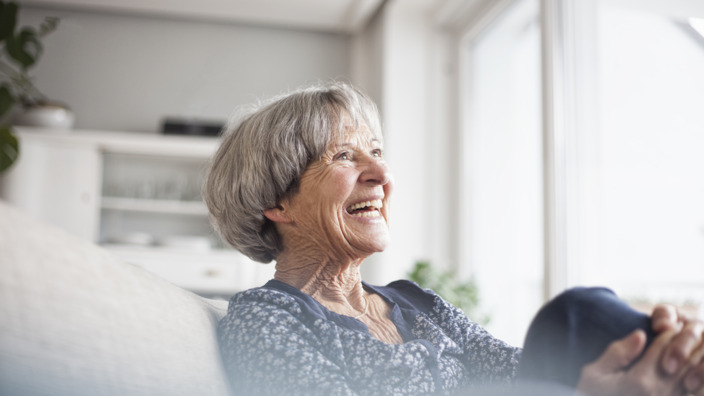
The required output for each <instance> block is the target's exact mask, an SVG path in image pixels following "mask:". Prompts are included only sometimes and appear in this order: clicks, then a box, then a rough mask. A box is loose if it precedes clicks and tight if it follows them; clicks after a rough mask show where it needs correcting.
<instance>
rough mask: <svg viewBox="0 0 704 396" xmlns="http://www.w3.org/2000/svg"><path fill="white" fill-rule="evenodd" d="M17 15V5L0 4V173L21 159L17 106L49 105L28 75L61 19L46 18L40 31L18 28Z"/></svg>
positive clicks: (31, 28) (29, 27)
mask: <svg viewBox="0 0 704 396" xmlns="http://www.w3.org/2000/svg"><path fill="white" fill-rule="evenodd" d="M18 11H19V6H18V5H17V4H16V3H13V2H5V1H3V0H0V172H2V171H4V170H6V169H7V168H9V167H10V166H11V165H12V163H13V162H14V161H15V159H16V158H17V156H18V155H19V144H18V141H17V138H16V137H15V136H14V134H13V131H12V126H11V122H12V117H11V115H12V112H13V109H14V108H15V106H21V107H22V108H30V107H33V106H38V105H44V104H46V103H49V101H48V100H47V98H46V97H45V96H44V95H43V94H42V93H41V92H40V91H39V90H38V89H37V87H35V86H34V83H33V82H32V78H31V76H30V75H29V73H28V72H29V70H30V69H31V68H32V67H33V66H35V65H36V64H37V61H38V60H39V58H40V56H41V54H42V50H43V46H42V42H41V39H42V38H43V37H44V36H46V35H47V34H49V33H51V32H52V31H54V30H55V29H56V27H57V25H58V22H59V20H58V18H53V17H47V18H46V19H45V20H44V22H43V23H42V24H41V25H40V26H39V28H38V29H35V28H34V27H31V26H24V27H19V26H17V14H18Z"/></svg>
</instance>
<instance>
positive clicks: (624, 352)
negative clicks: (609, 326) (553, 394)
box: [577, 329, 684, 396]
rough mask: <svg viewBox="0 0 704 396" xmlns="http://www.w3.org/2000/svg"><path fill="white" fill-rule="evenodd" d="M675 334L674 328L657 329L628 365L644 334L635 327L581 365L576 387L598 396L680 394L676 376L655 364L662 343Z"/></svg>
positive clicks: (644, 341) (659, 355)
mask: <svg viewBox="0 0 704 396" xmlns="http://www.w3.org/2000/svg"><path fill="white" fill-rule="evenodd" d="M676 334H677V331H676V330H674V329H670V330H666V331H664V332H663V333H661V334H660V335H659V336H658V337H657V338H656V339H655V340H654V341H653V343H652V344H651V345H650V347H649V348H648V350H647V351H646V352H645V354H644V355H643V356H642V357H641V358H640V360H638V362H637V363H636V364H635V365H633V366H632V367H630V368H628V366H629V365H630V364H631V363H632V362H633V361H634V360H635V359H636V358H637V357H638V356H640V354H641V352H642V351H643V349H644V348H645V344H646V335H645V333H644V332H643V331H642V330H636V331H635V332H633V333H631V334H630V335H629V336H627V337H625V338H623V339H621V340H619V341H615V342H613V343H611V344H610V345H609V347H608V348H607V349H606V351H605V352H604V353H603V354H602V355H601V356H600V357H599V359H597V360H596V361H594V362H593V363H590V364H588V365H586V366H585V367H584V369H582V375H581V377H580V379H579V383H578V384H577V390H579V391H581V392H583V393H586V394H589V395H598V396H630V395H634V396H635V395H638V396H641V395H653V396H663V395H681V394H684V392H683V390H682V387H681V386H680V379H681V377H680V376H664V375H662V373H661V370H660V369H659V368H658V366H657V362H658V360H659V359H660V357H661V355H662V353H663V351H664V350H665V347H666V346H667V345H668V344H669V343H670V341H672V339H673V338H674V337H675V335H676Z"/></svg>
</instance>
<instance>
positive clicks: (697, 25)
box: [688, 18, 704, 37]
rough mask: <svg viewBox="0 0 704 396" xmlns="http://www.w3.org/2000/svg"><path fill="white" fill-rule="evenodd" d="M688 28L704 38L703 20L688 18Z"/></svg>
mask: <svg viewBox="0 0 704 396" xmlns="http://www.w3.org/2000/svg"><path fill="white" fill-rule="evenodd" d="M688 21H689V26H691V27H692V29H694V30H696V31H697V33H699V34H700V35H701V36H702V37H704V18H689V20H688Z"/></svg>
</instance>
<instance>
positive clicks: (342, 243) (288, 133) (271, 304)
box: [204, 83, 704, 395]
mask: <svg viewBox="0 0 704 396" xmlns="http://www.w3.org/2000/svg"><path fill="white" fill-rule="evenodd" d="M230 129H231V130H230V131H228V133H227V134H226V136H225V137H224V139H223V142H222V145H221V147H220V149H219V150H218V152H217V153H216V154H215V156H214V158H213V161H212V165H211V169H210V172H209V175H208V178H207V181H206V185H205V187H204V192H205V194H204V195H205V200H206V203H207V205H208V208H209V210H210V212H211V217H212V220H213V223H214V225H215V227H216V229H217V230H218V232H219V233H220V234H221V236H222V237H223V238H224V239H225V240H226V241H227V242H228V243H230V244H231V245H232V246H234V247H235V248H236V249H238V250H239V251H241V252H242V253H244V254H245V255H247V256H249V257H250V258H252V259H254V260H256V261H260V262H263V263H267V262H270V261H273V260H275V261H276V273H275V275H274V279H273V280H271V281H269V282H268V283H267V284H266V285H264V286H262V287H259V288H255V289H251V290H247V291H244V292H241V293H238V294H236V295H235V296H234V297H232V299H231V301H230V306H229V310H228V313H227V315H226V316H225V317H224V318H223V319H222V321H221V322H220V326H219V337H220V342H221V350H222V355H223V359H224V363H225V366H226V369H227V371H228V375H229V377H230V379H231V381H232V384H233V389H234V390H235V391H236V392H242V394H255V395H280V394H287V395H295V394H305V395H311V394H313V395H372V394H379V395H391V394H403V395H417V394H429V393H452V392H454V391H456V390H460V389H466V388H468V387H471V386H479V385H484V384H511V383H513V382H514V381H516V375H517V371H518V370H519V361H520V360H521V353H522V350H521V349H520V348H516V347H513V346H511V345H508V344H506V343H504V342H502V341H500V340H498V339H495V338H493V337H492V336H491V335H490V334H489V333H488V332H486V331H485V330H484V329H482V328H481V327H480V326H479V325H477V324H475V323H472V322H471V321H470V320H469V319H468V318H467V317H466V316H465V315H464V314H463V312H462V311H460V310H459V309H457V308H455V307H453V306H452V305H450V304H448V303H447V302H445V301H444V300H443V299H442V298H441V297H439V296H438V295H436V294H435V293H433V292H432V291H429V290H423V289H421V288H419V287H418V286H417V285H415V284H413V283H411V282H409V281H397V282H393V283H391V284H389V285H387V286H372V285H369V284H366V283H364V282H363V281H362V279H361V275H360V266H361V265H362V263H363V261H364V260H365V259H366V258H367V257H369V256H370V255H371V254H373V253H376V252H381V251H383V250H384V249H385V248H386V247H387V246H388V244H389V232H388V218H389V216H388V215H389V206H390V201H389V199H390V197H391V193H392V190H393V181H392V177H391V174H390V173H389V167H388V165H387V164H386V162H385V161H384V153H383V138H382V134H381V128H380V122H379V117H378V114H377V109H376V107H375V105H374V104H373V102H372V101H371V100H369V99H368V98H367V97H366V96H365V95H363V94H362V93H360V92H359V91H358V90H356V89H355V88H353V87H351V86H349V85H346V84H340V83H334V84H330V85H327V86H322V87H313V88H308V89H304V90H300V91H297V92H294V93H291V94H289V95H286V96H282V97H278V98H275V99H274V100H272V101H270V102H268V103H267V104H265V105H263V106H260V107H259V108H257V109H255V110H254V111H251V112H250V113H249V114H247V115H246V116H245V117H244V118H243V119H242V120H241V121H240V122H239V123H238V124H235V125H233V126H232V127H231V128H230ZM607 299H608V298H607ZM567 311H571V308H570V309H568V310H567ZM656 316H657V322H659V323H660V324H658V325H657V326H656V327H660V331H661V332H662V333H663V335H662V336H660V337H658V338H656V341H655V342H654V343H653V344H652V345H651V346H650V347H649V351H651V350H652V351H655V352H653V353H652V354H651V355H652V356H647V354H646V355H645V356H644V357H643V358H642V359H641V360H640V361H639V362H638V363H636V364H635V365H633V367H631V368H630V369H629V370H626V367H627V366H628V365H629V364H630V363H631V362H632V361H633V360H635V358H636V356H637V355H638V354H639V352H640V350H642V349H643V346H644V344H645V335H644V333H642V332H638V333H634V334H632V335H631V336H630V337H628V338H625V339H623V340H622V341H619V342H614V343H613V344H611V345H610V346H608V349H607V348H606V346H607V345H602V346H601V347H600V349H601V350H606V352H605V353H604V354H603V355H601V357H599V355H596V356H595V357H599V359H598V360H596V362H591V360H590V361H584V362H581V363H579V364H580V366H579V367H578V368H577V370H578V373H577V376H576V377H575V378H576V380H579V383H576V382H573V383H570V385H572V386H578V387H580V388H584V389H586V390H587V391H589V390H590V389H592V390H594V392H595V393H596V394H608V392H612V391H616V392H617V390H618V389H622V387H624V386H626V385H631V384H635V385H636V386H640V388H642V389H647V390H648V391H650V393H651V394H670V393H672V394H676V391H675V389H677V390H679V389H680V388H681V384H682V383H684V382H685V379H684V375H685V374H686V373H685V371H684V370H686V369H685V368H682V369H680V367H684V366H687V369H688V368H689V367H691V366H692V364H694V363H696V361H694V360H695V359H697V358H695V357H692V356H693V354H691V352H692V350H694V349H695V348H694V345H696V344H697V343H698V342H699V341H700V340H701V332H702V331H701V329H700V328H695V327H694V326H695V325H691V324H690V325H688V327H687V328H688V329H690V330H692V331H689V332H686V333H687V334H686V335H685V334H683V333H685V332H680V333H677V329H675V330H673V328H675V327H676V326H675V325H674V323H675V320H674V319H669V317H670V316H669V311H666V310H660V311H659V312H656ZM648 323H649V322H648ZM663 323H664V324H663ZM697 325H700V324H697ZM648 326H649V324H648ZM667 329H669V330H667ZM631 330H632V329H631ZM559 331H560V332H564V331H567V332H569V331H572V330H570V329H567V330H564V329H560V330H559ZM697 331H698V333H697ZM539 332H541V331H539ZM629 332H630V330H629ZM689 333H692V334H691V335H689ZM546 334H548V333H546ZM625 335H627V333H623V334H621V336H625ZM550 337H551V336H549V337H547V338H550ZM611 337H614V339H615V337H616V336H611ZM538 338H540V337H538ZM660 340H662V341H660ZM658 342H659V344H658ZM535 343H536V345H540V341H536V342H535ZM534 349H538V350H540V349H541V348H540V347H537V348H534ZM601 350H600V351H599V354H601ZM534 355H536V356H537V357H536V358H535V359H537V360H540V359H542V357H540V356H538V355H540V353H536V354H534ZM665 355H667V356H669V357H672V358H675V359H676V360H677V364H676V367H674V371H673V373H674V374H672V375H664V374H658V378H657V380H654V379H652V378H650V377H649V375H650V374H651V373H653V372H655V370H659V369H658V367H657V366H658V365H657V364H656V361H660V360H661V359H662V358H661V356H665ZM687 357H689V360H686V359H685V358H687ZM558 365H559V364H558ZM670 368H671V367H668V369H670ZM638 370H640V371H638ZM528 371H530V370H526V372H528ZM548 371H551V370H549V369H548ZM700 371H701V372H700ZM658 372H659V371H658ZM688 372H690V373H693V374H689V375H690V376H693V378H695V379H697V378H700V377H697V375H701V374H704V370H702V369H701V368H700V367H699V366H697V370H689V371H688ZM528 377H529V378H530V376H528ZM648 381H649V382H648ZM692 381H693V380H692ZM696 385H697V386H696V387H695V390H696V389H698V388H699V386H698V384H696ZM663 390H664V391H665V393H663Z"/></svg>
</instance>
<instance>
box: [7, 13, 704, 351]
mask: <svg viewBox="0 0 704 396" xmlns="http://www.w3.org/2000/svg"><path fill="white" fill-rule="evenodd" d="M196 3H197V4H196ZM19 15H20V23H21V24H27V25H34V26H38V25H39V24H40V23H41V22H42V21H43V20H44V18H45V17H47V16H55V17H58V18H59V19H60V23H59V26H58V28H57V30H56V31H55V32H53V33H51V34H50V35H48V36H46V37H45V38H44V39H43V44H44V52H43V54H42V56H41V59H40V61H39V62H38V64H37V65H36V67H35V68H34V69H33V71H32V75H33V78H34V83H35V85H36V86H37V87H38V88H39V89H40V90H41V91H42V92H43V93H44V94H45V95H46V96H47V97H49V98H52V99H54V100H57V101H60V102H62V103H65V104H66V105H68V107H70V109H71V111H72V113H73V114H74V115H75V123H74V124H73V127H72V129H71V130H69V131H65V130H62V131H58V130H55V129H52V128H31V127H17V128H16V129H17V134H18V135H19V138H20V139H19V140H20V144H21V156H20V158H19V160H18V161H17V163H16V164H15V165H13V168H11V169H10V171H9V172H6V173H5V174H3V175H0V178H1V179H2V188H1V189H0V194H1V195H2V197H3V198H4V199H5V200H8V201H9V202H11V203H12V204H14V205H17V206H20V207H22V208H24V209H25V210H27V211H30V212H33V213H34V214H35V215H37V216H39V217H41V218H43V219H45V220H46V221H49V222H52V223H54V224H57V225H59V226H62V227H64V228H66V229H68V230H69V231H72V232H74V233H76V234H78V235H80V236H83V237H85V238H88V239H91V240H93V241H95V242H97V243H100V244H103V245H105V246H106V247H107V248H109V249H111V250H113V251H114V252H116V253H117V254H120V255H121V256H122V257H124V258H125V259H127V260H130V261H133V262H137V263H139V264H142V265H144V266H146V267H148V268H150V269H152V270H153V271H155V272H157V273H159V274H161V275H163V276H165V277H166V278H167V279H170V280H172V281H173V282H175V283H177V284H180V285H182V286H184V287H187V288H189V289H192V290H194V291H196V292H199V293H201V294H204V295H210V296H227V295H229V294H231V293H233V292H234V291H236V290H239V289H242V288H246V287H253V286H257V285H259V284H262V283H264V282H265V281H266V279H267V278H268V277H269V276H270V275H271V271H272V270H273V268H272V265H267V266H265V265H261V264H256V263H253V262H250V261H248V260H246V259H245V258H243V257H241V256H238V255H236V254H235V253H234V252H231V251H228V250H227V249H226V248H225V247H224V246H223V245H222V244H221V243H220V242H219V241H217V239H216V238H215V237H214V236H213V233H212V230H211V229H210V228H209V226H208V223H207V213H205V211H204V208H203V207H202V205H201V204H200V202H199V199H200V198H199V185H200V180H201V177H202V171H203V169H204V168H205V164H206V163H207V159H208V157H209V156H210V154H211V153H212V151H213V150H214V149H215V147H216V146H217V137H204V136H190V137H189V136H173V135H169V134H165V133H164V127H163V126H164V120H166V119H177V120H180V121H182V122H184V123H188V122H197V123H206V122H207V123H208V124H216V125H217V124H222V123H225V122H226V121H227V120H228V119H229V117H230V116H231V115H232V114H233V113H234V112H236V111H237V109H238V108H240V107H241V106H245V105H247V104H250V103H253V102H256V101H257V100H259V99H263V98H266V97H268V96H271V95H274V94H278V93H281V92H285V91H288V90H290V89H293V88H297V87H300V86H303V85H307V84H311V83H315V82H318V81H327V80H332V79H337V80H345V81H348V82H351V83H353V84H356V85H358V86H360V87H361V88H362V89H363V90H365V91H366V92H367V93H368V94H370V96H372V98H373V99H374V100H375V101H376V102H377V103H378V105H379V107H380V110H381V114H382V122H383V126H384V133H385V139H386V142H385V144H386V156H387V160H388V161H389V163H390V165H391V169H392V171H393V173H394V176H395V183H396V188H395V191H394V198H393V209H392V221H391V232H392V246H391V247H390V248H389V249H388V250H387V251H386V252H384V253H383V254H379V255H377V256H374V257H372V258H370V259H369V260H368V263H366V267H365V268H364V275H365V279H366V280H367V281H368V282H370V283H386V282H389V281H392V280H394V279H398V278H403V277H407V276H408V274H409V272H410V271H411V269H412V268H413V267H414V265H415V263H417V262H419V261H422V262H427V263H430V264H431V265H432V266H433V267H435V268H437V269H438V270H442V271H452V272H453V274H455V276H456V278H457V279H463V280H472V281H473V283H474V285H475V287H476V290H477V292H478V296H479V299H478V300H479V302H478V306H477V307H476V308H477V312H479V314H478V315H480V316H481V317H482V318H488V324H487V326H488V328H489V330H490V331H492V332H493V333H494V334H495V335H496V336H498V337H501V338H504V339H506V340H507V341H509V342H511V343H513V344H516V345H520V344H521V343H522V337H523V334H524V333H525V330H526V327H527V324H528V322H529V321H530V319H531V318H532V316H533V314H534V313H535V312H536V310H537V309H538V308H539V307H540V305H541V304H542V303H543V302H544V301H545V300H546V299H548V298H550V297H552V296H554V295H555V294H557V293H559V292H560V291H561V290H564V289H565V288H566V287H569V286H573V285H603V286H607V287H610V288H612V289H614V290H615V291H616V292H617V293H618V294H620V295H621V296H623V297H625V298H627V299H628V300H629V301H631V302H632V303H633V304H634V305H637V306H638V307H642V308H643V309H646V310H647V309H649V307H650V306H651V305H652V304H654V303H657V302H671V303H675V304H678V305H681V306H685V307H687V308H686V309H689V310H690V311H692V312H694V313H699V314H700V315H701V314H702V310H703V309H704V308H703V304H704V116H703V114H704V36H703V34H704V32H703V30H702V29H703V28H702V24H704V3H703V2H701V1H698V0H640V1H635V0H594V1H589V2H584V1H578V0H294V1H291V0H278V1H275V0H269V1H264V0H230V1H220V0H207V1H205V0H204V1H199V2H188V1H185V0H184V1H165V0H141V1H116V0H36V1H35V0H24V1H21V2H20V13H19Z"/></svg>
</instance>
